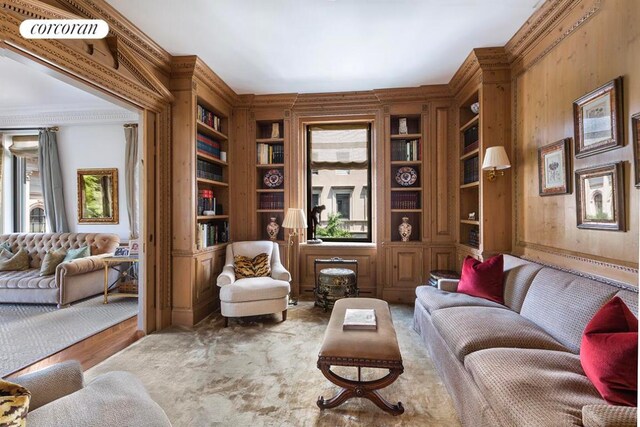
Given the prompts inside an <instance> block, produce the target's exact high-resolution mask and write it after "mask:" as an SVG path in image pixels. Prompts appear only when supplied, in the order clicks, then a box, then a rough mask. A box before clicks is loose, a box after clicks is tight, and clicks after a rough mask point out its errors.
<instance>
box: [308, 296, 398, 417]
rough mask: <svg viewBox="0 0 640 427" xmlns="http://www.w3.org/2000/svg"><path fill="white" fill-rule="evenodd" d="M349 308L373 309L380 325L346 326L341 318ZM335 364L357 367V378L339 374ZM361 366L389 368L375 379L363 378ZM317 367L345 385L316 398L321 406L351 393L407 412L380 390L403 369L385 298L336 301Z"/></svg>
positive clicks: (330, 405)
mask: <svg viewBox="0 0 640 427" xmlns="http://www.w3.org/2000/svg"><path fill="white" fill-rule="evenodd" d="M347 308H361V309H374V310H375V312H376V321H377V329H376V330H374V331H372V330H346V331H345V330H343V329H342V322H343V320H344V314H345V312H346V310H347ZM332 366H350V367H355V368H358V379H357V381H356V380H351V379H347V378H343V377H341V376H339V375H337V374H336V373H335V372H333V371H332V370H331V367H332ZM362 368H382V369H388V370H389V373H388V374H387V375H385V376H384V377H382V378H379V379H376V380H372V381H363V380H362V378H361V369H362ZM318 369H320V370H321V371H322V373H323V374H324V376H325V377H327V379H328V380H329V381H331V382H332V383H334V384H336V385H338V386H340V387H342V390H340V391H339V392H338V393H337V394H336V395H335V396H334V397H332V398H330V399H328V400H325V399H324V398H323V397H322V396H320V397H319V398H318V402H317V404H318V406H319V407H320V409H327V408H335V407H336V406H339V405H341V404H342V403H344V402H345V401H347V400H348V399H351V398H352V397H363V398H365V399H369V400H370V401H372V402H373V403H375V404H376V405H378V407H380V408H381V409H383V410H384V411H387V412H389V413H391V414H393V415H400V414H402V413H403V412H404V407H403V406H402V403H400V402H398V404H396V405H394V404H391V403H389V402H387V401H386V400H385V399H384V398H383V397H382V396H380V394H379V393H378V390H379V389H381V388H384V387H386V386H388V385H389V384H391V383H393V382H394V381H395V380H396V379H397V378H398V377H399V376H400V374H402V372H403V371H404V367H403V366H402V355H401V354H400V348H399V347H398V339H397V337H396V331H395V329H394V328H393V323H392V322H391V312H390V311H389V305H388V304H387V303H386V302H385V301H382V300H379V299H374V298H343V299H340V300H338V301H336V303H335V306H334V307H333V312H332V313H331V318H330V319H329V324H328V326H327V331H326V332H325V336H324V340H323V342H322V347H321V349H320V354H319V355H318Z"/></svg>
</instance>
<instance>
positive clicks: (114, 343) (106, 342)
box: [8, 316, 144, 377]
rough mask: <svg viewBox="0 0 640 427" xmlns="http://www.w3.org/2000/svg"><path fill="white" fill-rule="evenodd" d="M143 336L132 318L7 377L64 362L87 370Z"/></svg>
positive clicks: (135, 319) (135, 317) (136, 319)
mask: <svg viewBox="0 0 640 427" xmlns="http://www.w3.org/2000/svg"><path fill="white" fill-rule="evenodd" d="M143 336H144V332H142V331H139V330H138V316H133V317H132V318H131V319H127V320H125V321H124V322H120V323H118V324H117V325H114V326H112V327H110V328H109V329H105V330H104V331H102V332H98V333H97V334H95V335H92V336H90V337H89V338H86V339H84V340H82V341H79V342H77V343H76V344H73V345H72V346H70V347H67V348H65V349H64V350H61V351H59V352H57V353H55V354H53V355H51V356H49V357H47V358H45V359H42V360H40V361H38V362H36V363H34V364H33V365H29V366H27V367H26V368H23V369H20V370H18V371H16V372H13V373H11V374H10V375H9V376H8V377H17V376H19V375H22V374H26V373H28V372H33V371H38V370H40V369H42V368H45V367H47V366H49V365H53V364H56V363H59V362H64V361H65V360H77V361H78V362H80V364H81V365H82V369H83V370H87V369H89V368H91V367H92V366H95V365H97V364H98V363H100V362H102V361H103V360H105V359H107V358H108V357H109V356H112V355H114V354H115V353H117V352H118V351H120V350H122V349H123V348H125V347H128V346H129V345H131V344H133V343H134V342H136V341H137V340H139V339H140V338H142V337H143Z"/></svg>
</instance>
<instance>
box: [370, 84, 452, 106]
mask: <svg viewBox="0 0 640 427" xmlns="http://www.w3.org/2000/svg"><path fill="white" fill-rule="evenodd" d="M373 92H374V93H375V95H376V97H377V98H378V100H379V101H380V102H381V103H384V104H390V103H394V102H424V101H427V100H433V99H440V98H450V97H451V91H450V90H449V85H422V86H418V87H403V88H391V89H374V91H373Z"/></svg>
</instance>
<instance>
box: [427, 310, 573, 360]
mask: <svg viewBox="0 0 640 427" xmlns="http://www.w3.org/2000/svg"><path fill="white" fill-rule="evenodd" d="M431 320H432V321H433V324H434V326H435V328H436V329H437V330H438V332H439V333H440V335H441V336H442V338H443V339H444V341H445V342H446V343H447V345H448V346H449V348H450V349H451V351H452V352H453V354H455V355H456V357H457V358H458V360H460V361H463V360H464V358H465V356H467V355H468V354H470V353H473V352H474V351H479V350H483V349H486V348H496V347H517V348H536V349H547V350H557V351H567V349H566V348H565V347H564V346H562V344H560V343H559V342H557V341H556V340H554V339H553V338H552V337H551V336H550V335H549V334H547V333H546V332H545V331H543V330H542V329H541V328H540V327H539V326H537V325H536V324H535V323H533V322H531V321H530V320H527V319H525V318H524V317H522V316H520V315H519V314H518V313H516V312H514V311H511V310H504V309H500V308H493V307H451V308H443V309H441V310H437V311H435V312H433V313H432V314H431Z"/></svg>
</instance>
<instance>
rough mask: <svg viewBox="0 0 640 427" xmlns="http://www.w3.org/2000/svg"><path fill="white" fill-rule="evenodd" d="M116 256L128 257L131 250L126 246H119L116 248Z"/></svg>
mask: <svg viewBox="0 0 640 427" xmlns="http://www.w3.org/2000/svg"><path fill="white" fill-rule="evenodd" d="M114 256H117V257H128V256H129V248H128V247H126V246H118V247H117V248H116V252H115V254H114Z"/></svg>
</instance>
